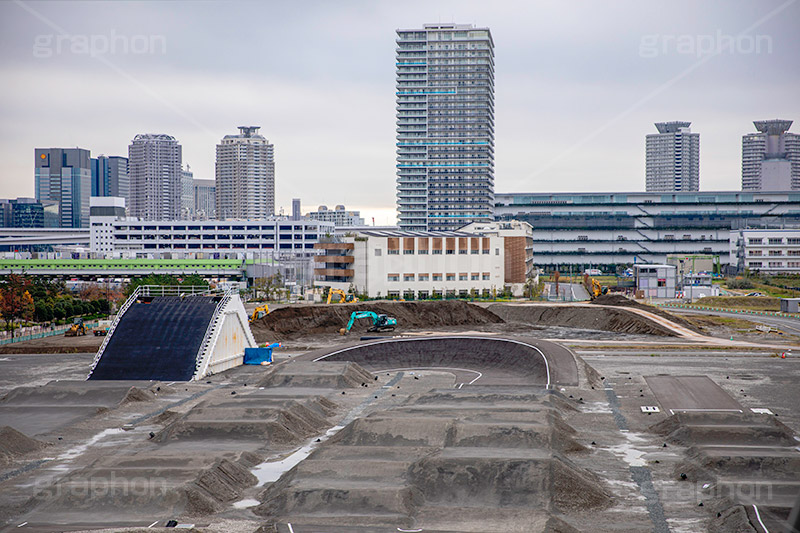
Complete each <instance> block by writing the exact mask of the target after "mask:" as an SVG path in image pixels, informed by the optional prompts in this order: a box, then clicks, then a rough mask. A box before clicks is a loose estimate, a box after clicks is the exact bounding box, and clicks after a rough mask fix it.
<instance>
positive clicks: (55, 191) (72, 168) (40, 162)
mask: <svg viewBox="0 0 800 533" xmlns="http://www.w3.org/2000/svg"><path fill="white" fill-rule="evenodd" d="M34 157H35V159H36V161H35V176H34V186H35V188H36V199H37V200H43V201H48V200H49V201H52V202H56V203H57V204H58V210H59V215H60V217H61V227H62V228H88V227H89V197H90V196H91V193H92V166H91V156H90V154H89V150H84V149H82V148H37V149H36V150H34Z"/></svg>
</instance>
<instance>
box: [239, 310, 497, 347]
mask: <svg viewBox="0 0 800 533" xmlns="http://www.w3.org/2000/svg"><path fill="white" fill-rule="evenodd" d="M353 311H373V312H375V313H378V314H386V315H389V316H393V317H395V318H396V319H397V328H398V330H408V329H421V328H434V327H441V326H466V325H479V324H496V323H500V322H502V321H503V320H502V319H501V318H500V317H498V316H497V315H495V314H494V313H492V312H491V311H487V310H486V309H484V308H482V307H479V306H477V305H472V304H469V303H467V302H462V301H443V302H385V301H384V302H364V303H358V304H352V305H341V304H340V305H308V306H293V307H283V308H281V309H276V310H274V311H272V312H271V313H270V314H268V315H267V316H265V317H263V318H262V319H260V320H258V321H256V322H254V323H253V324H252V326H251V329H252V331H253V335H254V336H255V338H256V341H257V342H266V341H269V340H284V339H294V338H297V337H301V336H303V335H316V334H321V333H323V334H324V333H331V334H335V333H337V332H338V331H339V329H340V328H342V327H344V326H345V325H347V321H348V320H349V319H350V314H351V313H352V312H353ZM368 326H369V324H368V321H367V320H360V321H358V322H357V323H356V324H354V325H353V329H352V331H353V332H354V333H358V332H364V331H366V329H367V327H368Z"/></svg>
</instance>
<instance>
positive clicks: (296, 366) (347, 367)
mask: <svg viewBox="0 0 800 533" xmlns="http://www.w3.org/2000/svg"><path fill="white" fill-rule="evenodd" d="M373 379H374V378H373V376H372V374H370V373H369V372H367V371H366V370H364V369H363V368H361V367H360V366H358V365H357V364H355V363H350V362H341V363H339V362H335V363H334V362H331V363H327V362H320V363H311V362H299V361H293V362H291V363H289V364H286V365H281V366H280V368H278V369H277V370H276V371H275V372H273V373H271V374H269V375H268V376H267V377H265V378H264V379H262V380H261V382H260V383H259V384H258V385H259V386H260V387H308V388H322V389H352V388H354V387H361V386H362V384H364V383H372V381H373Z"/></svg>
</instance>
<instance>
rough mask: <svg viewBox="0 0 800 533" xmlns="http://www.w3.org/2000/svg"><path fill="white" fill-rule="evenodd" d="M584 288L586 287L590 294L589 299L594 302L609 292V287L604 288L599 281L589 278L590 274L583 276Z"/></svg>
mask: <svg viewBox="0 0 800 533" xmlns="http://www.w3.org/2000/svg"><path fill="white" fill-rule="evenodd" d="M583 286H584V287H586V290H587V291H588V292H589V298H591V299H592V300H594V299H595V298H597V297H598V296H600V295H603V294H606V293H607V292H608V287H603V286H602V285H601V284H600V282H599V281H597V280H596V279H594V278H593V277H591V276H589V274H584V275H583Z"/></svg>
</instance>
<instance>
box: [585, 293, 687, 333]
mask: <svg viewBox="0 0 800 533" xmlns="http://www.w3.org/2000/svg"><path fill="white" fill-rule="evenodd" d="M591 303H592V304H594V305H609V306H615V307H634V308H636V309H642V310H644V311H647V312H650V313H653V314H654V315H658V316H660V317H663V318H666V319H667V320H669V321H671V322H674V323H676V324H678V325H679V326H683V327H685V328H689V329H691V330H692V331H694V332H695V333H703V332H702V331H700V330H699V329H698V328H697V326H695V325H694V324H692V323H691V322H689V321H688V320H686V319H685V318H682V317H680V316H677V315H674V314H672V313H667V312H666V311H664V310H663V309H660V308H658V307H655V306H652V305H646V304H643V303H639V302H637V301H636V300H631V299H630V298H626V297H624V296H622V295H621V294H604V295H602V296H599V297H597V298H596V299H595V300H593V301H592V302H591Z"/></svg>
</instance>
